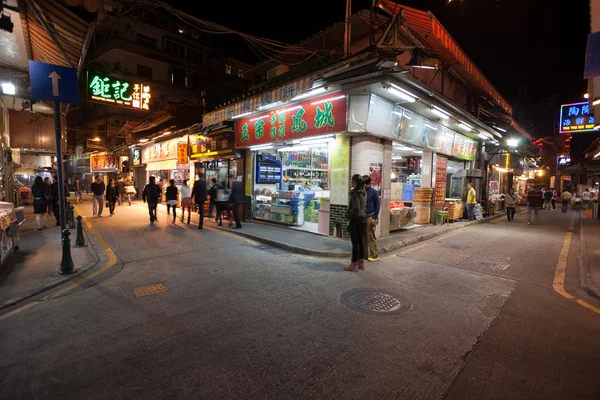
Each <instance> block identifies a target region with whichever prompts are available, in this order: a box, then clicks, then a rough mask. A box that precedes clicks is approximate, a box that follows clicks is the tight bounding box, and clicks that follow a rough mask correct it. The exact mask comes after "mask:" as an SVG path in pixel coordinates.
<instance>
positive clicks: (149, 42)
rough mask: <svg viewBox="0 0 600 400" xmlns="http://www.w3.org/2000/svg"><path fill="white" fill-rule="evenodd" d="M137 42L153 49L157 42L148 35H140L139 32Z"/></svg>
mask: <svg viewBox="0 0 600 400" xmlns="http://www.w3.org/2000/svg"><path fill="white" fill-rule="evenodd" d="M137 42H138V44H141V45H142V46H146V47H150V48H153V49H155V48H156V44H157V42H156V39H154V38H151V37H150V36H146V35H142V34H141V33H138V34H137Z"/></svg>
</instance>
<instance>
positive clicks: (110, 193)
mask: <svg viewBox="0 0 600 400" xmlns="http://www.w3.org/2000/svg"><path fill="white" fill-rule="evenodd" d="M106 201H107V202H108V210H109V211H110V216H111V217H112V216H113V215H114V213H115V205H116V203H117V202H118V201H119V187H118V186H117V183H116V182H115V180H114V179H110V180H109V181H108V187H107V188H106Z"/></svg>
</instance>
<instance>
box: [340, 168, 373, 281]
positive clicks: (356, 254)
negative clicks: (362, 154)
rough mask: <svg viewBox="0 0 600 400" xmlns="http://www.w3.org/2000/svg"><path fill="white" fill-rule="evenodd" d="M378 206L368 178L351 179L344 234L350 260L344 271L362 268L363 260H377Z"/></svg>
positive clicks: (356, 177)
mask: <svg viewBox="0 0 600 400" xmlns="http://www.w3.org/2000/svg"><path fill="white" fill-rule="evenodd" d="M380 207H381V204H380V200H379V194H378V193H377V190H375V189H374V188H372V187H371V178H370V177H369V176H368V175H364V176H361V175H359V174H356V175H353V176H352V190H350V193H349V195H348V211H347V213H346V217H347V219H348V232H349V233H350V241H351V242H352V258H351V260H350V264H348V265H347V266H346V267H344V270H345V271H352V272H356V271H358V270H359V269H365V260H366V259H368V260H369V261H378V260H379V249H378V247H377V237H376V236H375V232H376V230H377V221H378V218H379V210H380Z"/></svg>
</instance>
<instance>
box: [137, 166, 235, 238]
mask: <svg viewBox="0 0 600 400" xmlns="http://www.w3.org/2000/svg"><path fill="white" fill-rule="evenodd" d="M211 182H212V185H211V187H210V188H208V187H207V183H206V180H205V179H204V174H203V173H200V174H199V175H198V180H197V181H196V182H194V186H193V187H192V188H190V187H189V186H188V183H187V180H184V181H183V185H182V186H181V187H180V188H177V186H176V185H175V180H174V179H171V180H170V181H169V186H168V187H167V189H166V191H165V198H166V201H167V215H172V217H173V218H172V220H171V223H172V224H175V222H176V220H177V205H178V204H179V201H178V197H180V198H181V199H180V203H181V208H182V216H181V222H184V218H185V211H186V210H187V212H188V217H187V223H188V224H190V220H191V214H192V209H193V208H194V207H198V216H199V218H198V229H204V203H205V202H206V200H207V199H209V198H210V203H209V209H208V214H209V216H210V217H212V211H213V210H214V209H216V217H215V221H216V222H218V223H219V225H223V214H224V213H227V214H228V213H229V211H232V214H233V218H234V220H235V226H234V227H233V228H234V229H241V228H242V224H241V219H240V212H239V205H240V204H243V203H244V200H245V198H244V190H243V187H242V184H241V182H238V181H234V182H232V183H231V190H228V189H225V185H224V184H219V183H217V180H216V179H214V178H213V179H212V180H211ZM161 198H162V189H161V187H160V186H159V185H158V184H157V183H156V178H155V177H153V176H151V177H150V179H149V182H148V184H147V185H146V186H145V187H144V190H143V192H142V200H143V201H144V202H145V203H147V204H148V213H149V216H150V223H151V224H154V223H155V222H157V221H158V218H157V208H158V203H160V201H161ZM171 212H172V214H171ZM232 225H233V223H230V226H232Z"/></svg>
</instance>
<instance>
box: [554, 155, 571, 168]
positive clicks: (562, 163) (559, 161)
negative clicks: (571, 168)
mask: <svg viewBox="0 0 600 400" xmlns="http://www.w3.org/2000/svg"><path fill="white" fill-rule="evenodd" d="M556 165H558V166H559V167H566V166H567V165H571V156H558V157H557V158H556Z"/></svg>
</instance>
